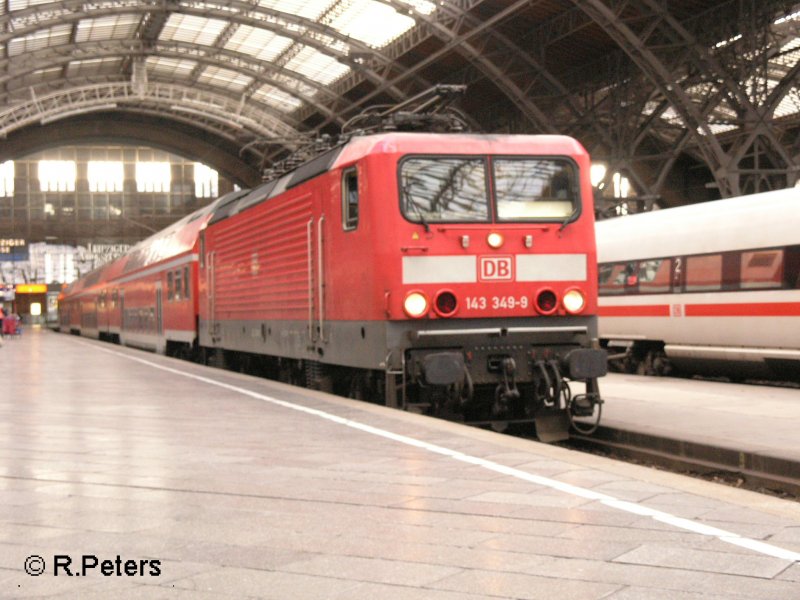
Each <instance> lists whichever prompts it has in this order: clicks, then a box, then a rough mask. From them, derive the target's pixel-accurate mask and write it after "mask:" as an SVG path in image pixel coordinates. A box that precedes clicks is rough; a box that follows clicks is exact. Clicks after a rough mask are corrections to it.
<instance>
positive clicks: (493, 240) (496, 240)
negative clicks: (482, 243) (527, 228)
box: [486, 231, 505, 249]
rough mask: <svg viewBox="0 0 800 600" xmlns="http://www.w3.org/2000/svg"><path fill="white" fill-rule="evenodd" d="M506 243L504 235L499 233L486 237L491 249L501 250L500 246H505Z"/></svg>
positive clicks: (494, 232)
mask: <svg viewBox="0 0 800 600" xmlns="http://www.w3.org/2000/svg"><path fill="white" fill-rule="evenodd" d="M504 241H505V240H504V239H503V234H502V233H497V232H496V231H493V232H492V233H490V234H489V235H487V236H486V243H487V244H489V247H491V248H495V249H496V248H499V247H500V246H502V245H503V242H504Z"/></svg>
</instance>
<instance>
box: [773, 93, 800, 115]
mask: <svg viewBox="0 0 800 600" xmlns="http://www.w3.org/2000/svg"><path fill="white" fill-rule="evenodd" d="M798 112H800V90H798V89H797V88H795V89H793V90H792V91H791V92H790V93H788V94H786V96H785V97H784V98H783V100H781V103H780V104H779V105H778V108H776V109H775V116H776V117H778V118H782V117H788V116H791V115H794V114H797V113H798Z"/></svg>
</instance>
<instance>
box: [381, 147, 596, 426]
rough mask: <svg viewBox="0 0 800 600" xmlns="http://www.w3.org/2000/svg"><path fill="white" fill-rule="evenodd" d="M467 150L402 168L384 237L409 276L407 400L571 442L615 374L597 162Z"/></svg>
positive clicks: (555, 151) (535, 152)
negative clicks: (603, 382)
mask: <svg viewBox="0 0 800 600" xmlns="http://www.w3.org/2000/svg"><path fill="white" fill-rule="evenodd" d="M461 142H462V143H461V144H460V145H459V146H458V152H454V151H453V150H452V149H455V147H454V146H451V152H450V153H446V154H445V153H442V154H439V153H426V154H415V153H409V154H406V155H404V156H402V157H401V158H399V160H398V162H397V179H398V184H399V186H398V187H399V204H400V212H401V215H402V220H401V222H400V224H399V226H397V227H396V228H394V229H393V230H392V231H391V232H387V235H389V236H391V237H393V238H394V240H395V241H396V242H397V246H396V247H397V248H398V249H399V272H397V273H396V274H395V281H394V285H392V286H391V289H389V290H387V293H386V313H387V316H388V318H389V328H388V335H389V338H390V339H389V340H388V342H389V344H388V346H389V348H392V349H393V350H392V352H390V355H389V356H388V357H387V372H389V373H393V374H394V377H395V379H400V380H401V381H399V382H398V383H397V385H396V388H397V390H398V392H397V393H398V394H399V396H400V397H399V399H398V401H397V402H398V404H401V405H405V406H409V407H411V406H414V405H417V406H419V407H421V408H422V409H424V410H426V411H428V412H431V413H435V414H447V413H453V412H457V413H459V414H461V415H462V416H463V418H464V419H465V420H466V421H468V422H471V423H479V424H491V425H493V426H495V427H496V428H501V427H505V426H506V425H507V424H508V423H509V422H519V421H530V422H534V423H535V424H536V433H537V435H538V437H539V438H540V439H542V440H543V441H555V440H558V439H564V438H566V437H567V435H568V433H567V432H568V429H569V426H570V423H571V422H572V423H574V419H575V418H576V417H589V418H590V421H591V420H592V419H591V418H592V417H594V419H595V420H596V419H599V411H600V404H601V399H600V394H599V389H598V385H597V378H598V377H601V376H603V375H604V374H605V373H606V356H605V352H604V351H602V350H600V349H599V347H598V344H597V319H596V308H597V290H596V281H597V277H596V256H595V247H594V229H593V225H594V222H593V208H592V203H591V187H590V184H589V181H588V169H589V161H588V156H587V155H586V153H585V152H584V151H583V149H582V148H581V147H580V145H579V144H577V142H575V141H574V140H571V139H569V138H563V137H559V136H506V137H504V136H499V137H493V138H492V139H491V140H489V141H487V140H485V139H484V138H482V137H480V136H474V137H469V136H464V137H463V138H461ZM395 261H397V255H395ZM576 384H580V385H582V386H583V388H584V389H582V390H577V389H575V388H576ZM577 426H578V427H580V424H578V425H577Z"/></svg>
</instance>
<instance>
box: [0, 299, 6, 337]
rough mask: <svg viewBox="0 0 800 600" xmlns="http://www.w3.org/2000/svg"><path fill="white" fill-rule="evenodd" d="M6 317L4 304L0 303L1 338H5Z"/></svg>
mask: <svg viewBox="0 0 800 600" xmlns="http://www.w3.org/2000/svg"><path fill="white" fill-rule="evenodd" d="M5 318H6V313H5V311H4V310H3V307H2V305H0V339H2V338H3V319H5Z"/></svg>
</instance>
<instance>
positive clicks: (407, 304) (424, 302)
mask: <svg viewBox="0 0 800 600" xmlns="http://www.w3.org/2000/svg"><path fill="white" fill-rule="evenodd" d="M403 310H404V311H406V314H407V315H408V316H409V317H411V318H413V319H419V318H420V317H422V316H424V315H425V314H426V313H427V312H428V298H426V297H425V294H423V293H422V292H411V293H410V294H409V295H408V296H406V299H405V300H404V301H403Z"/></svg>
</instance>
